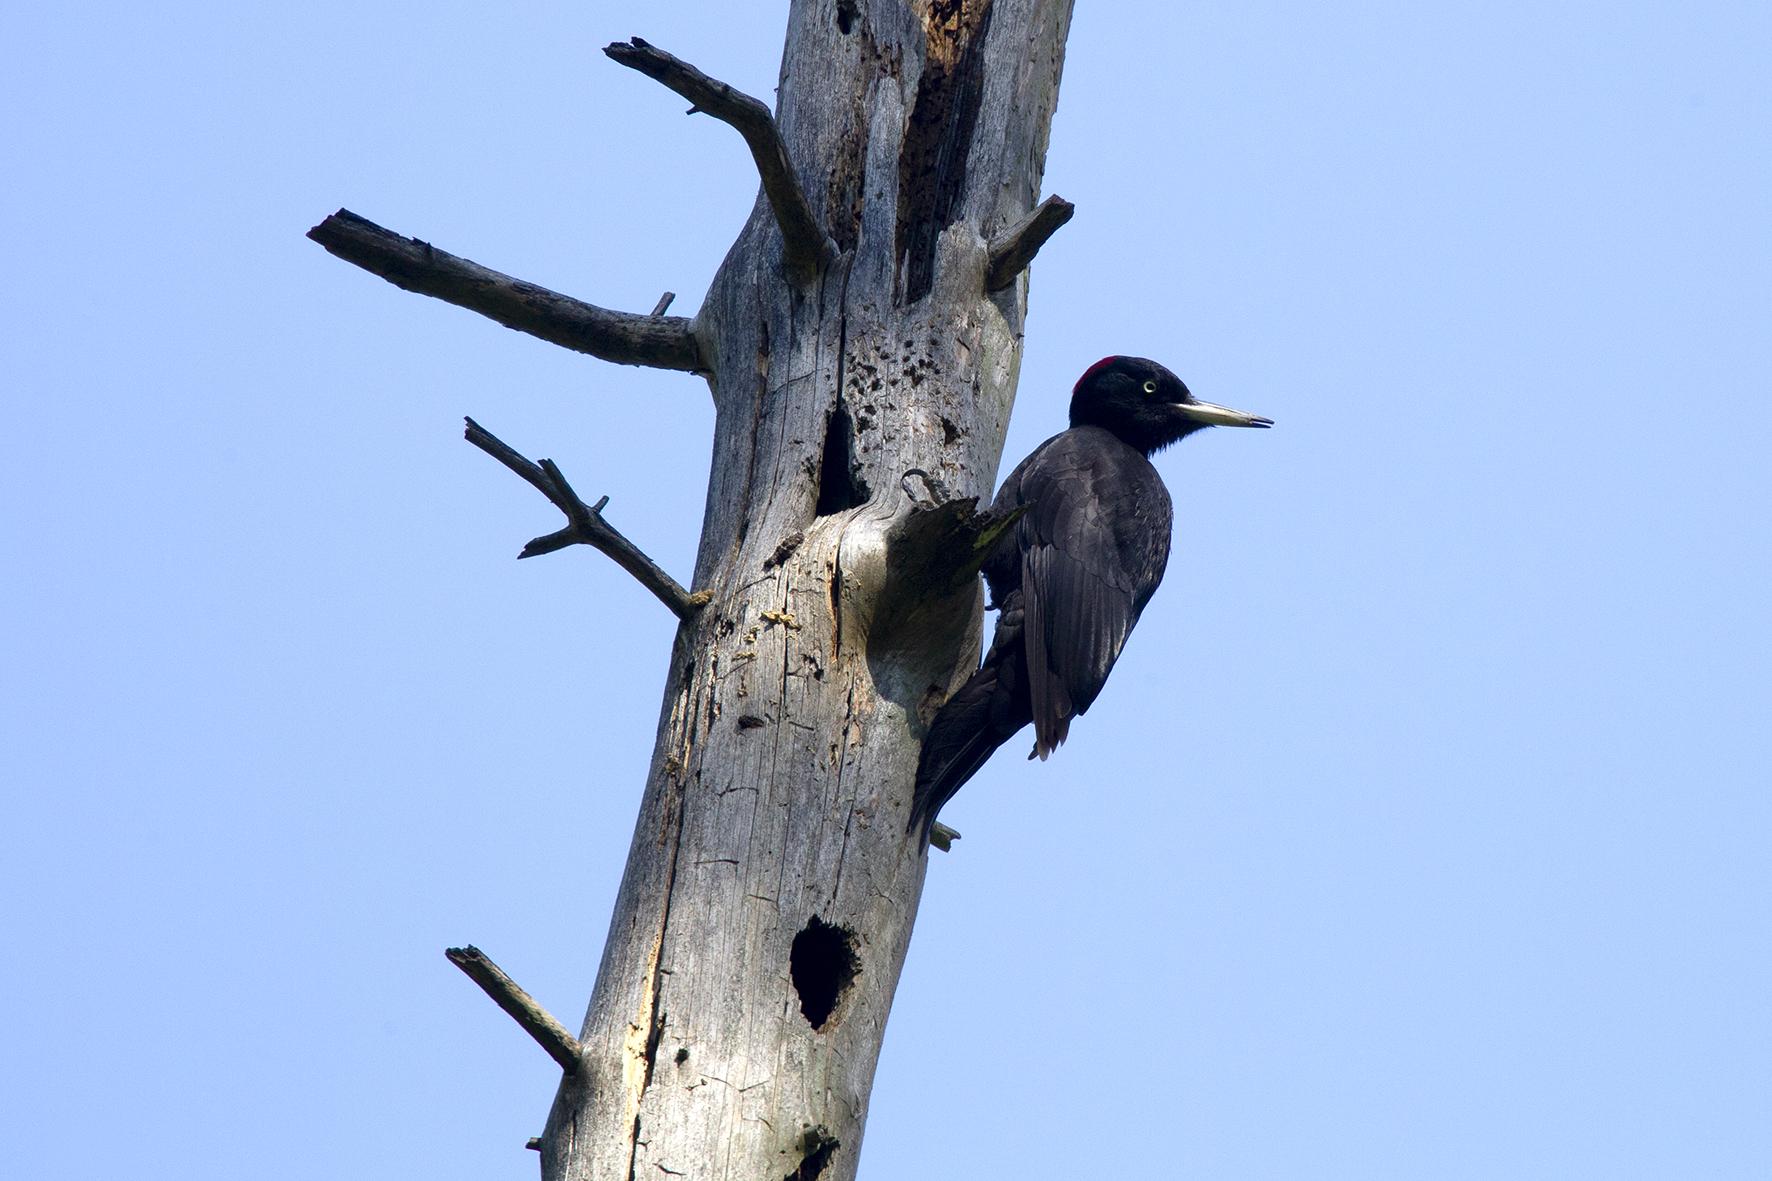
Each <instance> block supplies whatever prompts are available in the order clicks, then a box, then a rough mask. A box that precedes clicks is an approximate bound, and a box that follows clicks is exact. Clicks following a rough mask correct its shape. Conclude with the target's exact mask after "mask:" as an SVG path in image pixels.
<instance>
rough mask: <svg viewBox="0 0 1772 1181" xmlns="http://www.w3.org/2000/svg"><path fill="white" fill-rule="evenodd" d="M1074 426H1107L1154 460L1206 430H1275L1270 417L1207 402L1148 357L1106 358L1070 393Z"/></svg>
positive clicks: (1085, 374) (1085, 373) (1080, 379)
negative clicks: (1179, 441) (1154, 455)
mask: <svg viewBox="0 0 1772 1181" xmlns="http://www.w3.org/2000/svg"><path fill="white" fill-rule="evenodd" d="M1071 425H1072V426H1099V427H1105V428H1106V429H1107V430H1110V431H1112V432H1113V433H1114V434H1116V435H1118V436H1119V437H1120V438H1121V439H1122V440H1124V441H1125V442H1127V443H1129V444H1131V445H1132V446H1134V447H1136V448H1138V449H1139V450H1140V451H1142V452H1144V453H1145V454H1146V455H1149V454H1150V453H1151V452H1153V451H1156V450H1158V449H1159V448H1162V447H1167V446H1169V444H1171V443H1173V442H1175V441H1176V440H1177V439H1180V438H1183V437H1185V436H1187V435H1190V434H1192V433H1193V432H1195V431H1197V430H1199V429H1200V428H1201V427H1207V426H1262V427H1266V426H1273V425H1274V422H1273V419H1271V418H1262V417H1261V416H1260V415H1258V414H1245V413H1244V412H1243V411H1241V410H1232V409H1231V408H1230V407H1228V406H1214V405H1213V404H1212V403H1211V402H1202V401H1200V400H1199V399H1198V398H1196V397H1194V396H1193V395H1192V394H1191V393H1189V392H1188V388H1187V386H1186V385H1184V384H1182V380H1181V378H1179V377H1177V376H1175V374H1173V373H1171V372H1169V371H1168V370H1167V369H1165V368H1163V367H1162V366H1161V365H1159V364H1157V363H1156V362H1155V361H1147V360H1146V359H1145V358H1143V357H1104V358H1103V359H1102V360H1100V361H1097V362H1096V363H1095V364H1093V365H1091V366H1089V368H1088V369H1087V370H1085V371H1084V373H1083V376H1082V377H1080V378H1078V379H1077V386H1076V389H1074V390H1072V391H1071Z"/></svg>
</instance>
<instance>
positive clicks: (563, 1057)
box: [443, 946, 584, 1074]
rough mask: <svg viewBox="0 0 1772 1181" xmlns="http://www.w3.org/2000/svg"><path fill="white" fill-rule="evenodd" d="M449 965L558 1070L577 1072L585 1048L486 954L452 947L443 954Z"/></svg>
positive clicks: (477, 950)
mask: <svg viewBox="0 0 1772 1181" xmlns="http://www.w3.org/2000/svg"><path fill="white" fill-rule="evenodd" d="M443 954H444V955H446V956H448V957H449V962H450V963H452V964H454V965H455V966H456V967H458V968H460V969H461V970H462V971H463V972H465V973H467V977H468V979H469V980H472V981H473V982H474V983H475V984H478V985H479V986H480V989H481V991H483V992H484V993H485V994H486V995H487V996H489V997H491V998H492V999H493V1001H494V1002H495V1003H496V1004H497V1005H498V1007H499V1008H501V1009H503V1010H504V1011H505V1012H507V1013H509V1014H510V1015H511V1017H512V1019H513V1020H515V1021H516V1022H517V1024H518V1025H521V1026H522V1027H523V1032H525V1033H527V1034H528V1035H529V1036H530V1037H532V1038H534V1039H535V1041H536V1044H538V1045H539V1046H541V1048H542V1049H544V1050H546V1051H547V1052H548V1056H549V1057H551V1058H552V1059H553V1060H554V1061H555V1062H558V1063H559V1064H560V1069H561V1070H564V1071H565V1072H566V1073H567V1074H574V1073H576V1072H577V1070H578V1064H579V1061H580V1059H581V1058H582V1057H583V1055H584V1047H583V1046H581V1045H579V1044H578V1039H577V1038H575V1037H573V1036H572V1035H571V1034H570V1033H567V1032H566V1027H565V1026H564V1025H561V1024H560V1023H559V1022H558V1021H556V1020H554V1016H553V1014H552V1013H549V1012H548V1011H547V1010H546V1009H544V1008H542V1007H541V1006H540V1005H539V1004H537V1003H536V1001H535V998H534V997H532V996H530V995H529V994H528V993H526V992H524V991H523V990H522V989H521V988H518V987H517V982H516V981H515V980H512V979H511V978H510V977H509V976H507V975H505V974H504V970H503V969H502V968H500V967H499V966H498V965H497V964H495V963H493V962H492V961H491V960H489V959H487V958H486V953H485V952H483V951H481V950H480V949H479V948H477V947H473V946H468V947H451V948H448V949H446V950H445V951H444V952H443Z"/></svg>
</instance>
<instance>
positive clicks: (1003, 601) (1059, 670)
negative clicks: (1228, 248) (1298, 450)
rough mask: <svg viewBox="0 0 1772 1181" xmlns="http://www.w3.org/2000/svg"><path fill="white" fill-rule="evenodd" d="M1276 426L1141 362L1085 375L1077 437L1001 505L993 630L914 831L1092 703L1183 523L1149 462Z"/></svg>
mask: <svg viewBox="0 0 1772 1181" xmlns="http://www.w3.org/2000/svg"><path fill="white" fill-rule="evenodd" d="M1272 425H1273V420H1272V419H1269V418H1263V417H1262V416H1260V415H1258V414H1248V413H1245V412H1244V411H1241V410H1232V409H1230V408H1229V407H1227V406H1216V405H1213V404H1212V403H1210V402H1202V401H1200V400H1199V399H1197V398H1195V397H1194V396H1193V394H1192V393H1191V392H1190V391H1189V390H1188V388H1187V386H1186V384H1184V383H1183V382H1182V380H1181V379H1180V378H1179V377H1177V376H1175V374H1173V373H1171V372H1170V371H1169V370H1168V369H1166V368H1164V367H1163V366H1162V365H1159V364H1158V363H1157V362H1155V361H1152V360H1148V359H1147V358H1144V357H1125V356H1112V357H1104V358H1103V359H1102V360H1100V361H1097V362H1096V363H1095V364H1093V365H1091V366H1090V367H1089V368H1088V369H1087V370H1085V371H1084V373H1083V376H1082V377H1080V378H1079V379H1078V380H1077V383H1076V386H1075V387H1074V388H1073V389H1072V391H1071V404H1070V429H1068V430H1065V431H1062V432H1060V433H1059V434H1057V435H1054V436H1053V437H1052V438H1050V439H1048V440H1046V441H1045V442H1044V443H1042V444H1040V445H1039V446H1038V447H1036V448H1035V449H1034V451H1033V453H1032V454H1030V455H1029V456H1028V457H1027V458H1026V459H1024V460H1022V461H1021V463H1020V464H1018V465H1016V468H1015V470H1014V471H1012V472H1010V473H1009V478H1008V479H1006V480H1004V481H1003V486H1002V487H1001V488H999V489H998V490H997V495H996V497H995V498H994V499H993V501H992V503H991V516H992V517H993V518H995V519H998V520H1002V519H1004V518H1006V517H1007V516H1008V515H1009V514H1012V513H1017V512H1019V513H1020V516H1019V517H1017V518H1016V520H1015V522H1014V524H1013V525H1012V526H1010V527H1009V528H1007V529H1005V530H1004V532H1003V534H1002V535H1001V536H1000V537H999V538H998V539H997V540H996V542H995V543H993V544H992V546H991V548H990V549H989V550H988V551H987V553H986V556H985V560H984V562H983V564H982V566H981V569H980V572H981V573H982V574H983V575H984V578H985V583H986V585H987V587H988V588H989V590H990V600H989V603H988V606H989V607H990V608H991V609H992V610H995V611H996V612H997V628H996V632H995V634H994V635H993V637H992V639H991V646H990V650H989V651H988V652H987V653H986V654H985V657H984V660H983V662H982V663H981V664H980V665H979V668H978V671H977V672H975V673H973V674H972V676H971V677H970V678H969V679H968V680H967V681H966V683H965V684H964V685H962V686H961V687H960V689H959V691H958V692H956V693H955V694H954V695H953V696H952V697H950V698H948V700H947V701H946V702H945V703H944V704H943V705H942V707H941V709H940V710H939V711H938V712H937V713H936V715H935V718H934V720H933V721H931V722H930V724H929V730H928V732H927V734H926V735H925V737H924V740H923V747H922V752H921V754H920V755H919V757H918V764H917V781H916V791H915V794H914V796H913V798H912V803H911V813H910V822H909V825H908V831H911V832H917V831H918V830H921V833H922V835H923V837H924V838H925V839H927V837H928V835H929V831H930V828H931V826H933V825H934V823H935V818H936V815H937V813H939V812H940V811H941V809H942V806H943V805H945V804H946V803H947V802H948V801H949V800H950V799H952V798H953V796H954V793H955V792H957V791H959V790H960V788H961V787H962V786H963V785H964V784H965V783H966V781H967V780H968V779H971V778H972V776H973V775H974V774H976V773H977V772H978V769H979V768H980V767H982V766H984V764H985V761H986V760H987V759H989V758H990V757H991V755H992V753H994V752H995V751H996V749H997V748H998V747H1000V746H1002V745H1003V744H1004V743H1005V742H1007V741H1009V739H1011V738H1013V737H1014V736H1015V735H1016V734H1017V733H1019V732H1020V731H1021V730H1023V729H1024V728H1026V727H1027V726H1028V725H1030V724H1031V725H1032V726H1033V727H1034V749H1033V752H1032V753H1031V754H1030V755H1029V756H1028V757H1029V758H1030V759H1031V758H1034V757H1035V756H1038V757H1039V758H1041V759H1045V758H1046V756H1048V755H1050V754H1051V753H1052V752H1053V750H1055V749H1056V748H1057V747H1058V745H1059V744H1060V743H1062V742H1063V741H1064V740H1065V737H1066V735H1067V734H1069V732H1070V725H1071V719H1072V718H1074V717H1076V716H1077V715H1079V714H1082V713H1085V712H1087V711H1088V709H1089V707H1090V706H1091V705H1092V704H1094V702H1095V699H1096V697H1097V696H1098V695H1099V694H1100V693H1101V689H1102V686H1103V685H1104V684H1106V683H1107V677H1108V673H1109V672H1110V671H1111V670H1112V669H1113V667H1114V661H1115V660H1117V659H1118V658H1119V655H1120V651H1121V649H1122V648H1123V647H1124V646H1125V643H1126V638H1127V637H1128V636H1129V635H1131V634H1132V629H1133V627H1134V626H1135V625H1136V624H1137V623H1138V617H1139V615H1140V614H1141V613H1142V612H1143V611H1144V608H1145V604H1147V603H1149V602H1150V599H1151V595H1152V594H1154V593H1155V592H1156V589H1157V584H1158V583H1160V582H1162V580H1163V571H1164V569H1165V567H1167V565H1168V563H1169V536H1170V532H1171V528H1172V525H1173V522H1174V516H1175V514H1174V508H1173V506H1172V504H1171V502H1170V499H1169V490H1168V489H1167V488H1165V487H1164V486H1163V480H1162V477H1161V476H1159V475H1158V474H1157V469H1156V468H1155V467H1154V466H1153V465H1152V464H1151V460H1150V457H1151V455H1153V454H1154V453H1155V452H1157V451H1160V450H1162V449H1163V448H1165V447H1167V446H1169V445H1170V444H1171V443H1174V442H1176V441H1178V440H1180V439H1182V438H1185V437H1186V436H1188V435H1190V434H1193V433H1194V432H1195V431H1198V430H1201V429H1203V428H1205V427H1210V426H1234V427H1271V426H1272Z"/></svg>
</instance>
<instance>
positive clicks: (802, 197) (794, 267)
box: [603, 37, 837, 279]
mask: <svg viewBox="0 0 1772 1181" xmlns="http://www.w3.org/2000/svg"><path fill="white" fill-rule="evenodd" d="M603 52H604V53H606V54H608V55H609V56H610V57H611V58H613V59H615V61H617V62H619V63H620V64H622V65H624V66H626V67H628V68H629V69H630V70H638V71H640V73H642V74H645V75H646V76H647V77H648V78H651V79H653V80H654V81H657V82H661V83H663V84H664V85H665V86H667V87H669V88H670V89H671V90H673V91H675V92H676V93H678V94H680V95H682V96H683V97H684V98H686V99H688V100H689V101H690V102H691V103H693V104H695V110H696V111H700V112H702V113H703V114H707V115H712V116H713V117H714V118H716V119H718V120H719V121H720V122H722V123H725V124H727V125H728V126H730V127H732V128H733V129H734V130H735V131H737V132H738V133H739V134H740V135H742V136H744V142H745V146H746V147H748V148H750V149H751V159H753V160H755V161H756V163H757V172H758V174H759V175H760V176H761V177H762V180H763V195H764V196H766V197H768V198H769V207H770V209H772V210H774V211H775V222H776V224H777V225H779V226H780V227H781V236H782V255H783V258H784V260H785V261H786V263H787V267H788V270H789V272H791V273H792V274H794V275H795V276H797V277H799V278H801V279H809V278H811V277H812V276H813V275H815V274H817V273H818V271H819V269H820V268H821V267H823V266H824V264H826V263H828V262H829V261H830V260H831V259H833V258H835V257H836V254H837V247H836V244H835V243H834V242H832V241H831V240H830V238H829V237H828V236H827V235H826V234H825V232H824V229H823V228H822V227H821V226H820V225H819V224H818V219H817V218H815V217H813V216H812V206H811V205H810V204H809V203H808V202H807V200H806V193H805V190H803V189H802V188H801V187H800V179H799V177H798V176H797V175H796V174H795V173H794V166H793V163H792V162H791V161H790V160H789V159H788V150H787V145H786V144H785V143H783V142H782V138H781V130H780V129H779V128H778V127H776V125H775V116H774V115H772V114H771V113H770V111H769V108H768V107H766V106H764V105H763V104H762V103H761V102H758V101H757V100H756V99H754V98H752V97H751V96H750V95H748V94H745V93H744V92H742V91H738V90H734V89H733V88H732V87H730V86H728V85H726V83H724V82H721V81H719V80H718V79H716V78H710V77H708V76H707V75H706V74H704V73H702V72H701V71H700V70H698V69H696V68H695V67H694V66H692V65H690V64H689V63H688V62H686V61H683V60H682V59H681V58H678V57H675V56H673V55H672V54H669V53H666V52H665V51H664V50H662V49H659V48H657V47H655V46H653V45H651V44H649V43H647V42H646V41H643V40H641V39H640V38H638V37H635V38H633V39H632V40H631V41H617V42H615V43H614V44H612V45H609V46H606V47H605V48H604V50H603ZM691 113H692V114H693V113H694V112H693V111H692V112H691Z"/></svg>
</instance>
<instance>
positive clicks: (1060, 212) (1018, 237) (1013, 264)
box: [984, 197, 1077, 291]
mask: <svg viewBox="0 0 1772 1181" xmlns="http://www.w3.org/2000/svg"><path fill="white" fill-rule="evenodd" d="M1076 211H1077V207H1076V206H1075V205H1072V204H1071V203H1070V202H1069V201H1066V200H1065V199H1064V198H1063V197H1048V198H1046V199H1045V200H1044V201H1042V202H1040V203H1039V204H1038V205H1036V206H1035V207H1034V209H1033V212H1031V213H1029V214H1028V215H1027V216H1026V217H1024V218H1022V219H1021V220H1020V221H1018V222H1016V223H1015V224H1014V225H1012V226H1010V227H1009V228H1008V229H1006V230H1004V231H1003V232H1002V233H1000V234H998V235H997V236H996V237H994V238H992V239H991V253H990V262H989V263H988V264H987V265H986V266H985V272H984V289H985V290H986V291H1001V290H1002V289H1003V288H1005V287H1007V286H1009V285H1010V284H1011V283H1013V282H1015V276H1017V275H1019V274H1021V273H1022V272H1023V271H1025V270H1027V266H1028V263H1030V262H1032V261H1034V255H1036V254H1038V253H1040V247H1042V246H1044V245H1046V239H1048V238H1050V237H1051V236H1052V235H1053V234H1055V233H1057V232H1058V227H1059V226H1062V225H1063V224H1064V223H1065V222H1067V221H1069V220H1070V219H1071V214H1073V213H1075V212H1076Z"/></svg>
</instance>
